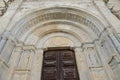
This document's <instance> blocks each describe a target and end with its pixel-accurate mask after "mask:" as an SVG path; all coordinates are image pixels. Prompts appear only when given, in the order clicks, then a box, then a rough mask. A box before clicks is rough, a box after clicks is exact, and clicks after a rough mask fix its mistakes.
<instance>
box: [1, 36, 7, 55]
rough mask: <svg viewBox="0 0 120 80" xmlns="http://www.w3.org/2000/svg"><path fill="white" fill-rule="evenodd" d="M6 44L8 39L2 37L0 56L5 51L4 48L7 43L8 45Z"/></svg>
mask: <svg viewBox="0 0 120 80" xmlns="http://www.w3.org/2000/svg"><path fill="white" fill-rule="evenodd" d="M6 42H7V38H5V37H2V40H1V41H0V54H1V51H2V49H3V48H4V46H5V43H6Z"/></svg>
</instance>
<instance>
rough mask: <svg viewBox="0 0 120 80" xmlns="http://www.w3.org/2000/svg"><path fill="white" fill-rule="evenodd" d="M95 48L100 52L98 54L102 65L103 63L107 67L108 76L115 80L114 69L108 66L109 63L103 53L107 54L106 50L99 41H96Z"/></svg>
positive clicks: (109, 79) (110, 79) (109, 78)
mask: <svg viewBox="0 0 120 80" xmlns="http://www.w3.org/2000/svg"><path fill="white" fill-rule="evenodd" d="M95 48H96V50H97V52H98V56H99V58H100V61H101V63H102V65H103V68H104V69H105V73H106V76H107V77H108V80H115V79H114V78H113V74H112V71H111V69H110V68H109V66H108V63H107V62H106V61H105V56H104V55H103V54H106V53H105V52H104V49H102V48H101V45H100V43H99V42H96V46H95Z"/></svg>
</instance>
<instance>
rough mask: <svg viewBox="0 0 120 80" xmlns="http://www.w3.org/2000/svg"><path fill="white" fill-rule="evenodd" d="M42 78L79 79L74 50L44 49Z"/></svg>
mask: <svg viewBox="0 0 120 80" xmlns="http://www.w3.org/2000/svg"><path fill="white" fill-rule="evenodd" d="M42 80H79V76H78V72H77V66H76V61H75V55H74V51H73V50H68V49H67V50H48V51H45V52H44V57H43V68H42Z"/></svg>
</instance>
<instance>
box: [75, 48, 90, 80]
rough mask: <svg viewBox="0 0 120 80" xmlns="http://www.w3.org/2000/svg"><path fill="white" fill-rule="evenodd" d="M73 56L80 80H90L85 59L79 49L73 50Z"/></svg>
mask: <svg viewBox="0 0 120 80" xmlns="http://www.w3.org/2000/svg"><path fill="white" fill-rule="evenodd" d="M75 56H76V63H77V68H78V73H79V77H80V80H90V77H89V71H88V67H87V63H86V58H85V55H84V52H83V51H82V49H81V48H75Z"/></svg>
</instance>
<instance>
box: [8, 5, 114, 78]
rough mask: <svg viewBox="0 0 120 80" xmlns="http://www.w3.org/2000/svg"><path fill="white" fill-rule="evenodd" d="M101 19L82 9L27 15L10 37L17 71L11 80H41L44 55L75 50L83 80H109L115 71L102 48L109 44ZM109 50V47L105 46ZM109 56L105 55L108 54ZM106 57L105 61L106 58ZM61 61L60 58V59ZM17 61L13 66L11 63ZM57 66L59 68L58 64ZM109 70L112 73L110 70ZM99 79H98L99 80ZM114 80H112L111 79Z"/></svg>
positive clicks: (36, 12)
mask: <svg viewBox="0 0 120 80" xmlns="http://www.w3.org/2000/svg"><path fill="white" fill-rule="evenodd" d="M104 30H105V25H104V23H103V21H102V19H98V17H96V16H94V14H92V13H90V12H86V11H84V10H82V9H77V8H68V7H52V8H47V9H46V8H45V9H42V10H36V11H34V12H32V13H30V14H27V15H26V16H25V17H24V18H22V19H21V20H20V21H18V23H16V24H15V25H14V26H11V30H10V33H11V35H12V36H13V37H14V38H15V39H16V46H15V48H14V51H13V53H12V54H13V55H12V56H14V54H16V52H17V53H18V54H19V55H17V56H14V57H13V58H14V59H12V58H11V60H10V61H11V62H10V64H11V65H12V66H13V67H15V69H14V71H13V74H11V80H16V79H17V78H18V77H19V78H20V80H25V79H31V80H34V79H36V80H40V79H41V77H43V76H41V75H42V74H41V73H42V64H43V57H44V56H43V55H44V54H43V53H44V49H46V48H48V47H66V46H68V47H72V48H74V53H75V57H76V65H77V67H78V74H79V77H80V79H81V80H109V79H111V76H110V75H111V74H109V73H110V72H111V71H112V70H111V69H110V67H109V66H108V65H107V66H106V64H104V61H106V62H109V57H108V55H111V54H107V53H108V51H107V50H105V49H104V48H103V47H102V45H103V44H105V43H106V42H105V40H106V41H107V40H108V41H109V42H107V44H109V45H110V46H111V45H112V43H111V42H110V40H109V38H108V36H107V34H108V32H107V31H104ZM105 47H108V46H105ZM104 50H105V51H106V52H105V51H104ZM103 52H104V53H105V57H106V58H105V59H104V54H103ZM58 59H59V58H58ZM13 60H16V62H15V63H14V64H13V63H12V61H13ZM58 64H60V63H59V62H58ZM107 69H109V70H107ZM96 76H97V77H96ZM111 80H112V79H111Z"/></svg>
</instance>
